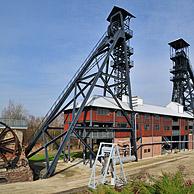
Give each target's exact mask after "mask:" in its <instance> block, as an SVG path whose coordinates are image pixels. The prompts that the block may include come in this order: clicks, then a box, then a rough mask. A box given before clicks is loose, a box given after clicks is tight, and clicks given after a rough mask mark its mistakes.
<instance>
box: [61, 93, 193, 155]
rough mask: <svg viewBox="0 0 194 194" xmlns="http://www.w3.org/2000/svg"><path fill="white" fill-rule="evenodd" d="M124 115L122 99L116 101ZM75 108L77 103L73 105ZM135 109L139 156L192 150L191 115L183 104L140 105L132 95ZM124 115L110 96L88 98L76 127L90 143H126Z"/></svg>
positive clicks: (69, 111) (68, 117) (69, 112)
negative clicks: (184, 109)
mask: <svg viewBox="0 0 194 194" xmlns="http://www.w3.org/2000/svg"><path fill="white" fill-rule="evenodd" d="M119 102H120V104H121V105H122V107H123V109H125V111H126V113H127V115H128V116H129V117H130V116H131V109H130V108H129V105H128V103H127V101H126V100H123V101H121V100H119ZM77 107H79V104H78V105H77ZM133 109H134V111H135V112H136V114H135V122H136V140H137V147H138V156H139V158H145V157H153V156H157V155H161V153H162V151H165V150H173V149H179V150H181V149H193V142H192V140H193V135H191V130H192V126H193V116H192V115H190V114H189V113H187V112H185V111H183V106H181V105H180V104H178V103H174V102H171V103H169V104H168V105H167V106H165V107H162V106H154V105H148V104H144V103H143V100H142V99H139V98H137V97H135V98H133ZM64 118H65V121H67V122H65V126H64V128H65V130H67V129H68V127H69V124H70V123H71V121H72V109H71V107H69V108H68V109H66V111H65V113H64ZM129 127H130V126H129V125H128V124H127V121H126V118H125V117H124V116H123V115H122V113H121V110H120V108H119V107H118V105H117V104H116V102H115V101H114V99H113V98H111V97H103V96H93V97H91V98H90V99H89V100H88V102H87V105H86V107H85V109H84V111H83V112H82V114H81V116H80V118H79V120H78V123H77V125H76V128H75V129H76V130H77V131H78V133H79V134H80V135H81V136H82V137H83V138H85V139H87V140H88V141H89V143H90V144H91V145H93V143H99V142H100V141H109V142H117V143H118V144H120V145H124V146H126V145H129V147H130V143H129V142H130V141H129V138H130V132H129Z"/></svg>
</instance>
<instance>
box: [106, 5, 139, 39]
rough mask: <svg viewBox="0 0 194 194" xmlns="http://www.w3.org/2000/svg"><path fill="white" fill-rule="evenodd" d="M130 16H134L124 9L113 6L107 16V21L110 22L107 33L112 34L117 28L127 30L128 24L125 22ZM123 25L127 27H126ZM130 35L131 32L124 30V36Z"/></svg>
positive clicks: (128, 36)
mask: <svg viewBox="0 0 194 194" xmlns="http://www.w3.org/2000/svg"><path fill="white" fill-rule="evenodd" d="M131 18H135V16H134V15H132V14H131V13H129V12H128V11H126V10H125V9H122V8H120V7H117V6H114V7H113V9H112V11H111V12H110V14H109V16H108V18H107V21H108V22H110V25H109V26H108V35H109V36H113V35H114V33H115V32H116V31H117V30H118V29H119V28H123V29H125V30H128V29H129V28H128V27H129V25H128V24H126V23H125V22H129V21H130V19H131ZM125 27H127V28H128V29H126V28H125ZM130 37H131V34H130V33H127V31H126V38H130Z"/></svg>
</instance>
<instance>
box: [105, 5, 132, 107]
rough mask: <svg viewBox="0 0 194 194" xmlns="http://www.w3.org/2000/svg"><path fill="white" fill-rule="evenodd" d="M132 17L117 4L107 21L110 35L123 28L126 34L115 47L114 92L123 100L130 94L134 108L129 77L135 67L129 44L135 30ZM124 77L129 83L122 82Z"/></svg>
mask: <svg viewBox="0 0 194 194" xmlns="http://www.w3.org/2000/svg"><path fill="white" fill-rule="evenodd" d="M131 18H135V16H134V15H132V14H131V13H129V12H128V11H126V10H124V9H122V8H120V7H116V6H115V7H114V8H113V9H112V11H111V13H110V14H109V16H108V18H107V21H108V22H110V25H109V26H108V30H107V33H108V36H109V37H112V36H113V35H114V34H115V33H116V32H117V31H118V30H119V29H122V31H123V33H124V34H125V35H124V36H122V37H120V38H119V40H118V41H117V44H116V46H115V47H114V49H113V57H114V58H113V64H112V67H113V68H114V74H115V80H114V82H115V88H114V94H115V95H116V96H117V98H120V99H121V100H122V96H123V95H127V96H129V104H130V108H131V109H133V107H132V101H131V84H130V77H129V72H130V68H131V67H133V61H131V60H130V56H131V55H132V54H133V48H131V47H130V46H129V39H131V38H132V37H133V31H132V30H131V29H130V19H131ZM122 78H124V79H126V81H127V83H123V82H120V80H121V79H122ZM126 86H127V87H126Z"/></svg>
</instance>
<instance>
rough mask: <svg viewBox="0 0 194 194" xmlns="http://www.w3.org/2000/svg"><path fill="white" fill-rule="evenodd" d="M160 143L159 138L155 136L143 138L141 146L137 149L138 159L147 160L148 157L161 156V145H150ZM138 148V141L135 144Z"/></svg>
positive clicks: (160, 139) (160, 138)
mask: <svg viewBox="0 0 194 194" xmlns="http://www.w3.org/2000/svg"><path fill="white" fill-rule="evenodd" d="M161 141H162V137H161V136H156V137H153V138H152V137H143V138H142V144H145V145H142V146H141V147H140V148H139V149H138V152H137V154H138V158H139V159H143V158H149V157H154V156H159V155H161V151H162V145H161V144H152V142H154V143H159V142H161ZM139 146H140V141H138V142H137V147H139Z"/></svg>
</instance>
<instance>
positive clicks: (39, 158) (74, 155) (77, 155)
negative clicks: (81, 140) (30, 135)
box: [29, 151, 83, 162]
mask: <svg viewBox="0 0 194 194" xmlns="http://www.w3.org/2000/svg"><path fill="white" fill-rule="evenodd" d="M55 154H56V152H55V151H52V152H51V151H50V152H49V153H48V155H49V161H52V160H53V159H54V156H55ZM70 156H71V158H72V159H75V158H82V156H83V154H82V151H75V152H71V153H70ZM63 158H64V156H63V154H61V155H60V159H63ZM29 160H30V161H33V162H42V161H45V154H44V153H37V154H36V155H34V156H32V157H31V158H29Z"/></svg>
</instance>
